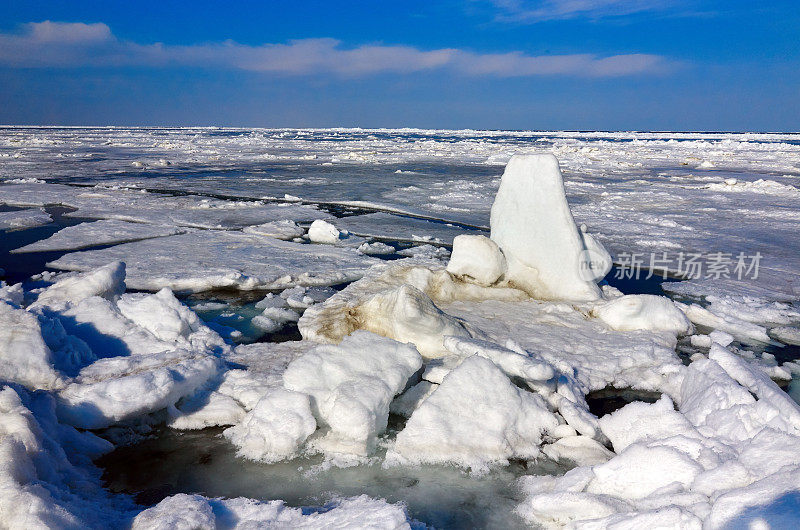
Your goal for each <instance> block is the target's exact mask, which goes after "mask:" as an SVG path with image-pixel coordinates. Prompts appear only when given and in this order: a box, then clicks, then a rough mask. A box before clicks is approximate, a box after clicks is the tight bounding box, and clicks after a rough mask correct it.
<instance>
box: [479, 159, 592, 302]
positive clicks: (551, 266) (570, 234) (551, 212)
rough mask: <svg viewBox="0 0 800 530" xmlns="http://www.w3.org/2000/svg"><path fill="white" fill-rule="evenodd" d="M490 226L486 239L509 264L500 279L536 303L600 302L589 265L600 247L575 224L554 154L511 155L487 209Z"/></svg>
mask: <svg viewBox="0 0 800 530" xmlns="http://www.w3.org/2000/svg"><path fill="white" fill-rule="evenodd" d="M491 228H492V235H491V239H492V240H494V242H495V243H497V245H498V246H499V247H500V248H501V249H502V251H503V254H505V257H506V261H507V262H508V270H507V272H506V276H505V278H506V281H507V282H508V283H509V284H510V285H512V286H514V287H517V288H519V289H522V290H524V291H526V292H527V293H528V294H530V295H531V296H532V297H534V298H539V299H546V300H573V301H589V300H596V299H598V298H600V289H599V288H598V287H597V284H596V283H595V278H594V275H593V274H592V271H591V270H589V268H590V267H591V266H592V265H591V264H590V263H589V262H588V261H589V260H590V259H591V256H592V255H593V254H594V253H595V252H596V251H597V250H596V249H597V247H598V246H599V249H600V250H599V252H600V253H601V254H602V253H605V249H603V248H602V245H599V243H597V242H596V241H594V240H592V241H585V238H590V237H591V236H589V235H588V234H583V233H581V232H579V230H578V228H577V227H576V226H575V220H574V219H573V218H572V212H570V210H569V205H567V198H566V194H565V192H564V182H563V181H562V179H561V171H560V170H559V168H558V160H557V159H556V157H555V156H553V155H550V154H540V155H515V156H513V157H512V158H511V160H509V162H508V165H507V166H506V170H505V173H503V179H502V181H501V182H500V189H499V190H498V191H497V196H496V197H495V200H494V204H493V205H492V215H491ZM587 243H589V247H590V250H589V251H588V252H587ZM605 255H606V256H607V253H605Z"/></svg>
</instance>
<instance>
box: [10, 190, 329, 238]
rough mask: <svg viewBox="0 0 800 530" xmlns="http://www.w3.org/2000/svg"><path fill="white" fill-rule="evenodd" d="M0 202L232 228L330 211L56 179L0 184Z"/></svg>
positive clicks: (100, 216)
mask: <svg viewBox="0 0 800 530" xmlns="http://www.w3.org/2000/svg"><path fill="white" fill-rule="evenodd" d="M0 202H5V203H7V204H12V205H23V206H24V205H36V206H43V205H46V204H61V205H64V206H70V207H73V208H77V211H76V212H72V213H71V215H73V216H77V217H88V218H92V219H116V220H120V221H130V222H137V223H152V224H158V225H167V226H169V225H173V226H185V227H196V228H207V229H227V230H230V229H235V228H242V227H245V226H250V225H259V224H263V223H267V222H271V221H282V220H285V219H291V220H293V221H297V222H310V221H313V220H315V219H324V218H328V217H330V216H329V215H327V214H325V213H324V212H321V211H319V210H317V209H316V208H313V207H311V206H303V205H299V204H275V203H273V204H265V203H263V202H257V201H228V200H220V199H213V198H204V197H200V196H196V195H186V196H173V195H166V194H160V193H148V192H146V191H144V190H130V189H114V188H103V187H95V188H86V187H74V186H65V185H62V184H42V183H35V184H7V185H3V186H0Z"/></svg>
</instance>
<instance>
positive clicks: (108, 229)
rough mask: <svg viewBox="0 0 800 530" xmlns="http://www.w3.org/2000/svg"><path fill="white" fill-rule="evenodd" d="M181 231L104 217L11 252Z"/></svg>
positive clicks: (107, 242)
mask: <svg viewBox="0 0 800 530" xmlns="http://www.w3.org/2000/svg"><path fill="white" fill-rule="evenodd" d="M184 231H185V230H182V229H180V228H178V227H175V226H159V225H152V224H144V223H129V222H126V221H118V220H116V219H107V220H101V221H95V222H92V223H81V224H79V225H75V226H68V227H66V228H62V229H61V230H59V231H58V232H56V233H55V234H53V235H52V236H50V237H48V238H47V239H42V240H40V241H37V242H35V243H31V244H30V245H26V246H24V247H22V248H18V249H16V250H13V251H12V252H44V251H53V250H76V249H81V248H85V247H94V246H100V245H111V244H116V243H125V242H127V241H138V240H140V239H150V238H153V237H163V236H171V235H174V234H180V233H182V232H184Z"/></svg>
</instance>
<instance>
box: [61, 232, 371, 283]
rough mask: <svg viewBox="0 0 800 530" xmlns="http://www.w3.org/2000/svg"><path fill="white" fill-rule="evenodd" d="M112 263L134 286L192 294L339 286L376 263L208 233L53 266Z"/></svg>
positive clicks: (69, 258) (343, 252)
mask: <svg viewBox="0 0 800 530" xmlns="http://www.w3.org/2000/svg"><path fill="white" fill-rule="evenodd" d="M109 261H124V262H125V264H126V265H127V280H126V282H127V284H128V287H129V288H132V289H142V290H148V291H157V290H159V289H161V288H164V287H169V288H170V289H173V290H175V291H189V292H197V291H205V290H209V289H213V288H225V287H229V288H237V289H255V288H263V289H272V288H286V287H292V286H294V285H334V284H338V283H343V282H348V281H353V280H356V279H358V278H360V277H361V276H362V275H363V274H364V271H365V270H366V269H367V268H368V267H369V266H370V265H372V264H373V263H375V260H374V259H373V258H370V257H368V256H364V255H363V254H360V253H358V252H356V251H355V249H349V248H338V247H336V246H333V245H327V246H322V245H303V244H300V243H293V242H291V241H281V240H279V239H275V238H271V237H264V236H258V235H254V234H242V233H239V232H221V231H213V232H209V231H202V232H191V233H188V234H181V235H175V236H167V237H160V238H156V239H148V240H144V241H137V242H134V243H124V244H122V245H117V246H114V247H110V248H105V249H102V250H89V251H84V252H75V253H71V254H67V255H65V256H63V257H61V258H59V259H57V260H55V261H54V262H52V265H53V266H54V267H56V268H60V269H66V270H79V271H86V270H91V269H93V268H95V267H98V266H100V265H102V264H105V263H108V262H109Z"/></svg>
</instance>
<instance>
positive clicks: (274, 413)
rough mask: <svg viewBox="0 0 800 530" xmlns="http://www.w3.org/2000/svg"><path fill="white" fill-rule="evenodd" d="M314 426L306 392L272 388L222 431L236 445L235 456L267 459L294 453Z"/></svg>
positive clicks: (275, 459) (268, 460) (259, 459)
mask: <svg viewBox="0 0 800 530" xmlns="http://www.w3.org/2000/svg"><path fill="white" fill-rule="evenodd" d="M316 429H317V422H316V421H315V420H314V415H313V414H312V413H311V403H310V400H309V396H308V395H306V394H302V393H300V392H292V391H291V390H286V389H284V388H275V389H272V390H270V391H269V392H267V393H266V394H265V395H264V396H263V397H262V398H261V399H260V400H259V401H258V403H256V405H255V407H253V409H252V410H251V411H250V412H248V413H247V415H246V416H245V417H244V418H243V419H242V421H241V422H240V423H238V424H237V425H235V426H234V427H231V428H230V429H226V430H225V431H224V432H223V434H224V435H225V437H226V438H227V439H228V440H230V441H231V443H232V444H234V445H235V446H236V447H237V448H238V450H237V451H236V454H237V455H238V456H241V457H243V458H248V459H250V460H257V461H261V462H267V463H270V462H277V461H280V460H283V459H285V458H291V457H292V456H295V455H296V454H297V451H298V449H299V448H300V445H301V444H302V443H303V442H305V440H306V438H308V437H309V436H310V435H311V434H313V433H314V431H315V430H316Z"/></svg>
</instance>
